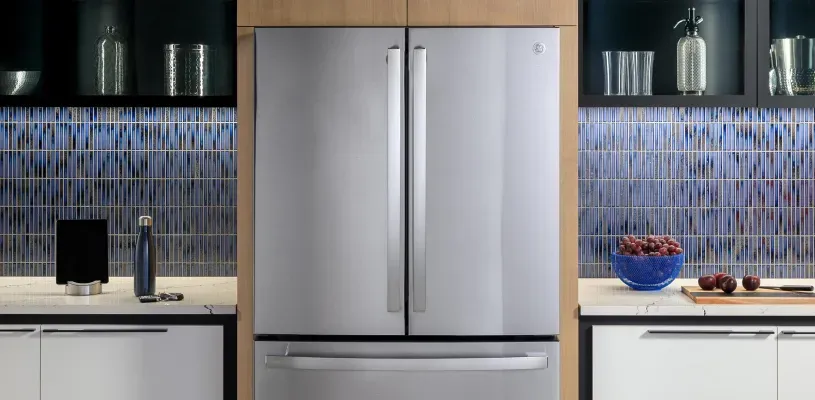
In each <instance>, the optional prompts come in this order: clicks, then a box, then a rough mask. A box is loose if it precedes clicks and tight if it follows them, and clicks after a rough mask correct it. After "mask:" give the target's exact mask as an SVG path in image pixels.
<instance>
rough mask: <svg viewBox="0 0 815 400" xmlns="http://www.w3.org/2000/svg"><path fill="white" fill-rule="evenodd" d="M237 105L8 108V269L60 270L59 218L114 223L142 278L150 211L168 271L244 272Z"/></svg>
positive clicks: (1, 191)
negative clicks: (144, 225) (240, 265)
mask: <svg viewBox="0 0 815 400" xmlns="http://www.w3.org/2000/svg"><path fill="white" fill-rule="evenodd" d="M235 117H236V116H235V109H234V108H22V107H17V108H14V107H8V108H2V107H0V274H2V275H4V276H51V275H54V274H55V266H54V259H55V257H54V251H55V238H54V231H55V226H56V224H55V221H56V220H57V219H72V218H103V219H107V220H108V232H109V234H110V257H109V259H110V262H111V265H110V274H111V275H112V276H132V267H131V264H132V262H133V245H134V242H135V236H134V234H135V232H137V228H136V223H137V218H138V217H139V216H140V215H150V216H153V219H154V227H153V230H154V233H155V235H156V246H157V248H158V257H157V260H158V275H159V276H235V274H236V257H237V256H236V246H237V236H236V235H237V226H236V225H237V222H236V221H237V216H236V201H237V153H236V149H237V142H236V141H237V124H236V121H235Z"/></svg>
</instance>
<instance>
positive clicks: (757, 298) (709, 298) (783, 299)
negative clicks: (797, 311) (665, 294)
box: [682, 286, 815, 304]
mask: <svg viewBox="0 0 815 400" xmlns="http://www.w3.org/2000/svg"><path fill="white" fill-rule="evenodd" d="M682 293H684V294H685V295H686V296H688V297H690V299H691V300H693V302H694V303H696V304H815V292H785V291H781V290H771V289H758V290H756V291H754V292H750V291H747V290H744V288H743V287H741V286H739V287H738V288H737V289H736V291H735V292H733V293H731V294H726V293H725V292H722V291H721V290H720V289H715V290H702V288H700V287H699V286H682Z"/></svg>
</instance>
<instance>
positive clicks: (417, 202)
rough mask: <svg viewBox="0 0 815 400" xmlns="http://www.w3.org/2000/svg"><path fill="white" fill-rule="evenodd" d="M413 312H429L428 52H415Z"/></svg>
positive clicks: (422, 49)
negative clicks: (427, 251)
mask: <svg viewBox="0 0 815 400" xmlns="http://www.w3.org/2000/svg"><path fill="white" fill-rule="evenodd" d="M413 79H415V83H414V86H413V311H414V312H424V311H425V310H426V309H427V259H426V253H425V249H426V241H425V238H426V228H427V227H426V221H427V50H426V49H425V48H424V47H416V48H415V49H414V51H413Z"/></svg>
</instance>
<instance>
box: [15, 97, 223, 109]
mask: <svg viewBox="0 0 815 400" xmlns="http://www.w3.org/2000/svg"><path fill="white" fill-rule="evenodd" d="M236 105H237V98H236V97H235V96H207V97H192V96H177V97H173V96H82V95H79V96H51V97H45V96H36V95H35V96H0V107H235V106H236Z"/></svg>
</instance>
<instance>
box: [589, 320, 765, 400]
mask: <svg viewBox="0 0 815 400" xmlns="http://www.w3.org/2000/svg"><path fill="white" fill-rule="evenodd" d="M776 333H777V328H776V327H775V326H667V325H661V326H595V327H594V328H593V330H592V335H593V339H592V357H593V360H592V369H593V373H592V376H593V380H594V381H593V398H594V400H651V399H661V400H687V399H695V400H721V399H740V400H771V399H775V398H776V388H777V372H778V370H777V365H776V355H777V352H776V336H777V335H776Z"/></svg>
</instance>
